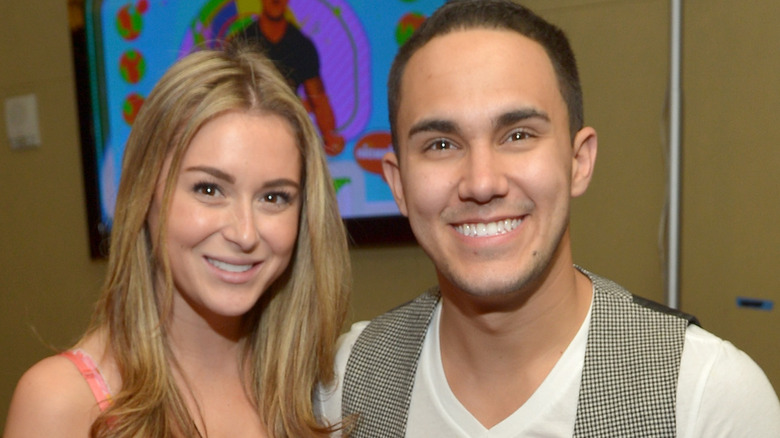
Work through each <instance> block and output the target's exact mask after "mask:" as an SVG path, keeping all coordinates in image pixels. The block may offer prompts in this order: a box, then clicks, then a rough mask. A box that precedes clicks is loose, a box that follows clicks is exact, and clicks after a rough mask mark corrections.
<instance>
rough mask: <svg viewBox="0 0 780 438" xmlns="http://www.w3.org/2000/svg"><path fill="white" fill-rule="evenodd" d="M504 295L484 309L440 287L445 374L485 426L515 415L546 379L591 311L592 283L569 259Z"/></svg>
mask: <svg viewBox="0 0 780 438" xmlns="http://www.w3.org/2000/svg"><path fill="white" fill-rule="evenodd" d="M506 299H507V304H508V305H506V306H504V307H503V309H502V310H496V309H497V308H498V307H495V308H494V309H493V310H490V311H484V309H485V307H484V306H480V305H479V304H478V302H479V300H478V299H477V300H476V301H477V303H474V301H472V300H473V297H468V296H464V295H463V294H458V296H452V297H451V296H448V294H447V293H446V292H442V313H441V322H440V325H439V338H440V345H441V355H442V364H443V366H444V371H445V375H446V377H447V382H448V384H449V385H450V388H451V389H452V391H453V393H454V394H455V396H456V397H457V398H458V399H459V400H460V402H461V403H462V404H463V405H464V407H466V409H468V410H469V411H470V412H471V413H472V414H473V415H474V416H475V418H477V420H479V421H480V422H481V423H482V424H483V425H484V426H486V427H492V426H493V425H495V424H497V423H498V422H500V421H501V420H503V419H504V418H506V417H507V416H509V415H511V413H513V412H514V411H516V410H517V409H518V408H519V407H520V406H522V405H523V404H524V403H525V402H526V401H527V400H528V398H530V396H531V395H532V394H533V393H534V392H535V391H536V389H537V388H538V387H539V385H541V383H542V382H543V381H544V379H545V377H546V376H547V375H548V374H549V372H550V371H551V370H552V368H553V367H554V366H555V364H556V363H557V362H558V360H559V359H560V357H561V355H562V354H563V352H564V351H565V350H566V348H567V347H568V345H569V343H570V342H571V341H572V339H573V338H574V337H575V335H576V334H577V331H578V330H579V328H580V327H581V325H582V322H583V321H584V320H585V317H586V316H587V313H588V309H589V308H590V303H591V300H592V284H591V282H590V280H589V279H588V278H587V277H586V276H585V275H584V274H582V273H580V272H579V271H577V270H576V269H575V268H574V267H573V266H572V265H571V264H568V266H563V267H562V268H560V269H557V270H555V271H553V272H550V273H548V274H547V277H546V278H545V279H544V281H543V282H542V283H541V284H540V285H539V286H538V287H536V288H534V289H533V290H531V291H519V292H517V293H516V294H515V296H507V297H506ZM510 303H511V304H510Z"/></svg>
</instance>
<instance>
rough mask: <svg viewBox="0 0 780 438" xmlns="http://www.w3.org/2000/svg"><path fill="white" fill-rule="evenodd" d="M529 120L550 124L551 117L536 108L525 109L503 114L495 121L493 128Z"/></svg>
mask: <svg viewBox="0 0 780 438" xmlns="http://www.w3.org/2000/svg"><path fill="white" fill-rule="evenodd" d="M528 119H541V120H544V121H546V122H549V121H550V116H548V115H547V114H546V113H544V112H541V111H538V110H536V109H534V108H523V109H518V110H514V111H509V112H506V113H503V114H501V115H500V116H498V117H497V118H496V119H495V121H494V122H493V126H495V127H496V128H503V127H506V126H511V125H514V124H515V123H517V122H521V121H523V120H528Z"/></svg>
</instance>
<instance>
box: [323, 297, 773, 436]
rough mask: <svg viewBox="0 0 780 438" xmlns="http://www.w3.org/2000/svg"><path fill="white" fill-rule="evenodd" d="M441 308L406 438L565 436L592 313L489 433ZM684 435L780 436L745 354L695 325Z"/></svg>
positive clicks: (333, 399) (336, 401)
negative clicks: (443, 335) (465, 400)
mask: <svg viewBox="0 0 780 438" xmlns="http://www.w3.org/2000/svg"><path fill="white" fill-rule="evenodd" d="M440 314H441V303H439V305H437V307H436V310H435V312H434V314H433V318H432V319H431V324H430V325H429V326H428V332H427V334H426V337H425V341H424V342H423V347H422V352H421V354H420V360H419V364H418V367H417V374H416V375H415V381H414V387H413V389H412V399H411V404H410V407H409V418H408V421H407V428H406V436H407V437H415V438H416V437H425V438H429V437H464V438H471V437H479V438H508V437H565V436H569V437H570V436H572V434H573V432H574V422H575V419H576V414H577V399H578V396H579V390H580V379H581V376H582V366H583V362H584V358H585V345H586V343H587V338H588V329H589V326H590V312H588V316H587V317H586V318H585V321H584V322H583V324H582V326H581V327H580V329H579V331H578V332H577V334H576V336H575V337H574V339H573V340H572V342H571V344H569V346H568V348H567V349H566V351H565V352H564V353H563V355H562V356H561V358H560V359H559V360H558V363H556V364H555V366H554V367H553V369H552V370H551V371H550V373H549V374H548V375H547V377H546V378H545V380H544V381H543V382H542V384H541V385H540V386H539V388H537V390H536V391H535V392H534V394H533V395H532V396H531V397H530V398H529V399H528V400H527V401H526V402H525V403H524V404H523V405H522V406H521V407H520V408H519V409H517V411H515V412H514V413H513V414H511V415H510V416H509V417H507V418H505V419H504V420H503V421H501V422H500V423H498V424H496V425H495V426H493V427H492V428H490V429H486V428H485V427H484V426H482V424H481V423H480V422H479V421H478V420H477V419H476V418H474V416H473V415H471V413H470V412H469V411H468V410H467V409H466V408H465V407H463V405H462V404H461V403H460V402H459V401H458V399H457V398H456V397H455V395H454V394H453V393H452V391H451V390H450V387H449V385H448V384H447V380H446V377H445V375H444V369H443V367H442V362H441V353H440V349H439V320H440ZM367 325H368V321H362V322H359V323H355V324H354V325H353V326H352V328H351V330H350V331H349V332H348V333H345V334H344V335H342V336H341V338H340V339H339V349H338V352H337V355H336V372H337V381H338V383H337V385H336V386H335V387H334V388H331V389H329V390H322V391H320V392H319V394H318V396H317V399H318V400H317V401H318V403H319V405H320V409H321V412H322V413H323V415H324V417H325V419H326V420H327V421H330V422H337V421H339V420H340V418H341V382H342V380H343V377H344V371H345V369H346V365H347V359H348V358H349V353H350V351H351V350H352V346H353V345H354V343H355V341H356V340H357V338H358V336H359V335H360V333H361V332H362V331H363V329H364V328H365V327H366V326H367ZM676 409H677V436H678V437H684V438H687V437H707V438H710V437H751V438H758V437H780V402H778V398H777V395H776V394H775V392H774V390H773V388H772V386H771V384H770V383H769V380H768V379H767V378H766V375H765V374H764V373H763V371H761V369H760V368H759V367H758V365H756V363H755V362H754V361H753V360H752V359H751V358H750V357H748V355H747V354H745V353H744V352H742V351H740V350H738V349H737V348H736V347H734V346H733V345H732V344H731V343H729V342H727V341H724V340H722V339H720V338H718V337H716V336H715V335H713V334H711V333H709V332H707V331H705V330H704V329H702V328H700V327H698V326H695V325H689V326H688V329H687V331H686V333H685V346H684V348H683V354H682V359H681V363H680V377H679V381H678V385H677V406H676Z"/></svg>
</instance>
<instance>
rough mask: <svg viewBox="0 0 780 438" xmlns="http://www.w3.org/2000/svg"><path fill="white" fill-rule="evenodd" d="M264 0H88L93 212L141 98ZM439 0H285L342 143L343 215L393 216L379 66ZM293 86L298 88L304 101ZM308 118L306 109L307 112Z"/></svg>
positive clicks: (338, 167) (339, 185)
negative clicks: (315, 63) (310, 49)
mask: <svg viewBox="0 0 780 438" xmlns="http://www.w3.org/2000/svg"><path fill="white" fill-rule="evenodd" d="M265 1H267V0H190V1H186V2H184V1H173V0H138V1H127V0H123V1H97V2H87V10H88V11H89V12H88V14H87V15H88V17H87V37H88V39H89V41H88V47H90V76H91V78H92V81H93V82H94V83H95V85H94V86H93V87H94V88H93V90H92V93H91V94H92V95H93V96H92V111H93V125H94V126H95V142H96V149H97V150H96V151H95V156H96V162H97V166H98V179H99V191H100V201H101V202H100V203H101V210H102V218H103V221H104V222H106V223H109V224H110V222H111V219H112V217H113V210H114V205H115V202H114V198H115V197H116V190H117V187H118V184H119V179H120V178H121V175H120V169H121V159H122V154H123V150H124V143H125V141H126V139H127V137H128V135H129V132H130V129H131V127H132V123H133V120H134V119H135V116H136V114H137V113H138V110H139V109H140V108H141V106H142V105H143V101H144V98H145V96H147V95H148V93H149V92H150V91H151V89H152V88H153V86H154V84H155V83H156V81H157V80H158V79H159V78H160V76H161V75H162V74H163V73H164V72H165V70H166V69H168V67H170V66H171V65H172V64H173V63H174V62H175V61H176V60H177V59H179V58H180V57H181V56H183V55H185V54H187V53H189V52H191V51H192V50H195V49H196V48H197V47H202V46H205V47H209V46H214V45H216V44H218V42H220V41H224V40H227V39H229V38H231V37H233V36H234V35H236V34H238V33H240V32H242V31H243V30H244V29H245V28H246V27H247V26H256V25H257V17H258V15H259V14H260V13H261V12H262V9H261V8H262V7H263V6H262V5H263V3H264V2H265ZM442 3H443V0H372V1H365V0H288V1H287V5H286V10H285V12H284V17H285V19H287V20H288V21H289V22H290V23H291V24H293V25H294V26H295V27H296V28H297V29H298V30H300V32H301V33H302V34H303V35H305V36H306V37H307V38H309V39H310V40H311V41H312V42H313V43H314V46H315V47H316V51H317V53H318V54H319V63H320V77H321V80H322V82H323V84H324V85H325V89H326V92H327V94H328V97H329V101H330V103H331V107H332V112H333V114H334V116H335V119H336V124H337V126H336V131H337V133H338V135H340V136H341V137H342V138H343V140H344V147H343V149H342V150H339V151H338V152H337V153H331V155H329V158H328V160H329V165H330V169H331V173H332V175H333V179H334V186H335V187H336V189H337V194H338V200H339V208H340V210H341V213H342V215H343V216H344V217H345V218H348V219H349V218H361V217H375V216H392V215H397V214H398V210H397V207H396V205H395V203H394V201H393V198H392V195H391V193H390V190H389V189H388V188H387V185H386V184H385V182H384V180H383V179H382V176H381V166H380V164H379V162H380V159H381V157H382V155H383V154H384V153H385V152H387V151H389V150H390V149H391V148H392V144H391V140H390V134H389V127H388V121H387V109H386V91H385V90H386V88H385V83H386V80H387V72H388V71H389V69H390V63H391V62H392V58H393V56H394V55H395V53H396V51H397V49H398V47H399V45H400V44H402V43H403V42H405V41H406V39H407V38H408V37H409V35H411V33H412V32H413V31H414V29H415V28H416V27H417V26H419V24H420V23H422V21H423V20H424V19H425V17H426V16H427V15H429V14H430V13H431V12H432V11H433V10H434V9H435V8H436V7H438V6H440V5H441V4H442ZM302 88H303V87H301V89H299V90H298V92H299V95H301V96H302V98H304V94H303V92H302ZM312 117H313V118H314V114H313V113H312Z"/></svg>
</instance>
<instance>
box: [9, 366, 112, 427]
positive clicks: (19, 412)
mask: <svg viewBox="0 0 780 438" xmlns="http://www.w3.org/2000/svg"><path fill="white" fill-rule="evenodd" d="M99 413H100V410H99V408H98V406H97V404H96V402H95V398H94V397H93V395H92V392H91V391H90V388H89V385H88V384H87V383H86V381H85V380H84V377H83V376H82V375H81V373H80V372H79V370H78V369H77V368H76V366H75V365H74V364H73V363H72V362H71V361H70V360H69V359H67V358H66V357H64V356H62V355H56V356H51V357H47V358H45V359H43V360H41V361H40V362H38V363H36V364H35V365H33V366H32V367H31V368H30V369H29V370H27V371H26V372H25V373H24V374H23V375H22V377H21V379H19V383H18V384H17V385H16V389H15V391H14V394H13V397H12V398H11V407H10V409H9V411H8V418H7V420H6V430H5V435H4V436H5V437H7V438H12V437H15V436H26V437H34V436H86V435H87V432H88V431H89V427H90V425H91V424H92V422H93V421H94V419H95V418H96V417H97V415H98V414H99Z"/></svg>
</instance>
